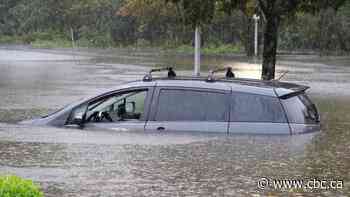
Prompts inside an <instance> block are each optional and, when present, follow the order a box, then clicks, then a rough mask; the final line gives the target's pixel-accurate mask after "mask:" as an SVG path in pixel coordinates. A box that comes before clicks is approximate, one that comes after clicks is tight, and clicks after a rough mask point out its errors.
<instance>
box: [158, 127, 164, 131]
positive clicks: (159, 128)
mask: <svg viewBox="0 0 350 197" xmlns="http://www.w3.org/2000/svg"><path fill="white" fill-rule="evenodd" d="M157 130H158V131H164V130H165V128H164V127H158V128H157Z"/></svg>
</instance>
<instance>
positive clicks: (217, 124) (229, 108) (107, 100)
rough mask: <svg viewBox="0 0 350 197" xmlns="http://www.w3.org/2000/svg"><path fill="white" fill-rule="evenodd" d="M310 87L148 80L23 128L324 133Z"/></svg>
mask: <svg viewBox="0 0 350 197" xmlns="http://www.w3.org/2000/svg"><path fill="white" fill-rule="evenodd" d="M308 88H309V87H307V86H302V85H297V84H292V83H285V82H280V81H263V80H254V79H239V78H233V79H226V78H222V79H212V78H201V77H175V76H173V77H166V78H152V77H145V78H144V80H140V81H133V82H129V83H126V84H122V85H120V86H118V87H116V88H115V89H113V90H111V91H107V92H105V93H103V94H100V95H97V96H94V97H91V98H88V99H85V100H82V101H79V102H77V103H74V104H71V105H69V106H67V107H65V108H63V109H61V110H59V111H57V112H55V113H53V114H51V115H48V116H46V117H42V118H39V119H35V120H29V121H23V122H22V123H24V124H32V125H46V126H56V127H77V128H81V129H94V130H96V129H97V130H100V129H108V130H116V131H146V132H147V131H163V132H167V131H169V132H170V131H192V132H220V133H229V134H230V133H239V134H288V135H293V134H302V133H309V132H314V131H320V117H319V113H318V111H317V108H316V106H315V105H314V104H313V103H312V101H311V100H310V99H309V97H308V96H307V94H306V90H307V89H308Z"/></svg>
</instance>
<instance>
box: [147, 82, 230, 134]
mask: <svg viewBox="0 0 350 197" xmlns="http://www.w3.org/2000/svg"><path fill="white" fill-rule="evenodd" d="M154 95H155V96H154V99H153V102H152V107H151V113H150V118H149V120H148V121H147V123H146V131H155V130H160V131H196V132H197V131H198V132H221V133H227V131H228V115H229V107H227V106H228V98H229V95H230V92H229V91H221V90H208V89H192V88H176V87H157V88H156V91H155V94H154Z"/></svg>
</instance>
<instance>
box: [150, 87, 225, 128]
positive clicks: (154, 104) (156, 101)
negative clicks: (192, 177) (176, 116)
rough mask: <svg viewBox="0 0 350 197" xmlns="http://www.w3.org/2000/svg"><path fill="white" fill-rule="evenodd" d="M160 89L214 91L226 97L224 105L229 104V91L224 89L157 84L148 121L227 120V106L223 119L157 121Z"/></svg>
mask: <svg viewBox="0 0 350 197" xmlns="http://www.w3.org/2000/svg"><path fill="white" fill-rule="evenodd" d="M162 90H180V91H193V92H205V93H214V94H224V95H225V99H226V103H225V104H226V105H227V106H229V105H230V103H229V97H230V95H231V91H225V90H217V89H207V88H191V87H179V86H157V87H156V89H155V92H154V97H153V101H152V104H151V111H150V116H149V119H148V121H155V122H228V120H229V118H230V117H229V116H230V110H229V107H227V108H225V109H226V111H225V113H226V116H225V120H224V121H198V120H171V121H170V120H168V121H165V120H164V121H159V120H156V116H157V113H158V106H159V100H160V94H161V91H162Z"/></svg>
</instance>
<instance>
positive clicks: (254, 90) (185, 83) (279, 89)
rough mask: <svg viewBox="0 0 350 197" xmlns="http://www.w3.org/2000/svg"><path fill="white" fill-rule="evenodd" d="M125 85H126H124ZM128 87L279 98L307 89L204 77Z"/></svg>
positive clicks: (270, 83) (292, 84) (160, 80)
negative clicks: (197, 89)
mask: <svg viewBox="0 0 350 197" xmlns="http://www.w3.org/2000/svg"><path fill="white" fill-rule="evenodd" d="M125 85H126V84H125ZM128 85H130V86H133V87H136V86H154V85H156V86H161V87H176V88H200V89H211V90H221V91H231V90H232V91H234V92H244V93H251V94H259V95H265V96H273V97H277V96H278V97H280V96H283V95H287V94H291V93H295V92H299V91H305V90H306V89H308V88H309V87H307V86H303V85H298V84H294V83H286V82H280V81H275V80H272V81H267V80H257V79H245V78H234V79H229V80H228V79H225V78H221V79H215V80H212V81H208V80H207V78H205V77H175V78H152V80H150V81H144V80H139V81H134V82H130V83H128Z"/></svg>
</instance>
